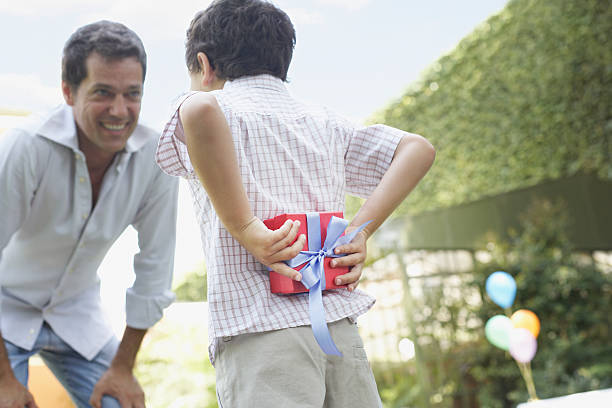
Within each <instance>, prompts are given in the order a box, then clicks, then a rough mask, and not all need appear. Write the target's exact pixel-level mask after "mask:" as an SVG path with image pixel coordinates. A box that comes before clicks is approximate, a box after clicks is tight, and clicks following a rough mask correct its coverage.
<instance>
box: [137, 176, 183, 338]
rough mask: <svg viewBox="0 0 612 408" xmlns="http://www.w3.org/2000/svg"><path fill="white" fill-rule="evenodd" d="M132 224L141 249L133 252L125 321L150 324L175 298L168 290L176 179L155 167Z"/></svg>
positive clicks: (170, 274) (174, 235) (173, 244)
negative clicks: (131, 281) (132, 268)
mask: <svg viewBox="0 0 612 408" xmlns="http://www.w3.org/2000/svg"><path fill="white" fill-rule="evenodd" d="M156 173H157V174H156V177H155V179H154V181H153V182H152V183H151V187H150V188H149V191H148V194H147V195H146V197H145V199H144V201H143V204H142V205H141V208H140V209H139V211H138V214H137V216H136V220H135V221H134V222H133V224H132V225H133V226H134V228H135V229H136V230H137V231H138V246H139V247H140V252H138V253H137V254H136V255H135V256H134V272H135V274H136V280H135V281H134V285H133V286H132V287H131V288H129V289H128V290H127V294H126V317H127V325H128V326H129V327H133V328H136V329H146V328H149V327H151V326H153V325H154V324H155V323H156V322H157V321H159V320H160V319H161V318H162V316H163V311H164V309H165V308H166V307H168V306H169V305H170V304H171V303H172V302H173V301H174V299H175V296H174V294H173V293H172V291H171V286H172V272H173V269H174V250H175V245H176V213H177V197H178V179H177V178H175V177H170V176H168V175H166V174H163V173H162V172H161V171H160V170H159V169H156Z"/></svg>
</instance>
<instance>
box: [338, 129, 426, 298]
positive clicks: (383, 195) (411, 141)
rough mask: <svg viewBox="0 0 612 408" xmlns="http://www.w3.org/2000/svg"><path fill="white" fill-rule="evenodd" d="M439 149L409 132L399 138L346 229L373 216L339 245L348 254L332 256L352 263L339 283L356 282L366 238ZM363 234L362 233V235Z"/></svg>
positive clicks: (352, 285)
mask: <svg viewBox="0 0 612 408" xmlns="http://www.w3.org/2000/svg"><path fill="white" fill-rule="evenodd" d="M435 155H436V152H435V149H434V148H433V146H432V145H431V144H430V143H429V142H428V141H427V140H426V139H425V138H423V137H421V136H418V135H415V134H406V135H404V136H403V137H402V139H401V140H400V142H399V144H398V146H397V148H396V149H395V154H394V155H393V159H392V160H391V165H390V166H389V168H388V169H387V171H386V172H385V174H384V176H383V177H382V179H381V181H380V183H379V184H378V186H377V187H376V188H375V189H374V191H373V192H372V194H371V195H370V197H368V199H367V200H366V201H365V203H364V204H363V206H361V208H360V209H359V211H358V212H357V214H356V215H355V218H353V220H352V221H351V224H350V226H349V228H347V231H350V230H351V229H354V228H356V227H357V226H359V225H361V224H363V223H364V222H367V221H369V220H372V222H371V223H370V224H368V225H367V226H366V227H365V229H363V230H362V231H361V232H360V233H359V234H358V236H357V237H356V238H355V239H354V240H353V242H351V243H350V244H347V245H343V246H340V247H338V248H336V253H347V254H349V255H347V256H344V257H341V258H336V259H334V260H332V265H333V266H353V268H352V269H351V271H350V272H349V273H346V274H344V275H342V276H340V277H338V278H337V282H336V284H338V285H346V284H348V285H349V290H352V289H354V288H355V287H356V286H357V283H358V281H359V278H360V277H361V270H362V268H363V262H364V261H365V256H366V252H365V245H366V241H367V239H368V238H369V237H370V236H371V235H372V234H373V233H374V231H376V230H377V229H378V227H380V225H381V224H382V223H383V222H384V221H385V220H386V219H387V217H389V215H391V213H392V212H393V210H395V209H396V208H397V206H398V205H399V204H400V203H401V202H402V201H403V200H404V199H405V198H406V197H407V196H408V194H409V193H410V192H411V191H412V190H413V189H414V187H416V185H417V184H418V183H419V181H421V179H422V178H423V176H425V174H426V173H427V171H429V169H430V167H431V165H432V164H433V161H434V158H435ZM359 235H361V236H359Z"/></svg>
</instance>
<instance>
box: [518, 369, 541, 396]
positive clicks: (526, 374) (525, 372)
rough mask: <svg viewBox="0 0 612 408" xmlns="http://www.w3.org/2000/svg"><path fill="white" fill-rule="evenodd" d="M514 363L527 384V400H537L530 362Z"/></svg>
mask: <svg viewBox="0 0 612 408" xmlns="http://www.w3.org/2000/svg"><path fill="white" fill-rule="evenodd" d="M516 364H517V365H518V367H519V370H520V371H521V376H522V377H523V380H524V381H525V385H527V392H528V393H529V401H537V400H538V399H539V398H538V395H537V394H536V390H535V384H534V383H533V376H532V375H531V363H519V362H518V361H517V362H516Z"/></svg>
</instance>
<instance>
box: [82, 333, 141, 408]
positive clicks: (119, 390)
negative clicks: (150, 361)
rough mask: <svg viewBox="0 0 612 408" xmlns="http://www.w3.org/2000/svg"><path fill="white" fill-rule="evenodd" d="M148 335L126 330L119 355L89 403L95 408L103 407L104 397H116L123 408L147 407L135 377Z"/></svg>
mask: <svg viewBox="0 0 612 408" xmlns="http://www.w3.org/2000/svg"><path fill="white" fill-rule="evenodd" d="M146 333H147V330H146V329H134V328H131V327H126V328H125V332H124V333H123V339H121V343H120V344H119V349H118V350H117V354H115V357H114V358H113V361H112V363H111V365H110V367H109V369H108V370H107V371H106V372H105V373H104V375H102V378H100V380H99V381H98V383H97V384H96V386H95V387H94V390H93V393H92V394H91V398H90V400H89V403H90V404H91V405H92V406H93V407H94V408H101V407H102V396H103V395H110V396H112V397H115V398H116V399H117V400H118V401H119V404H121V407H122V408H144V407H145V398H144V392H143V390H142V388H141V387H140V384H139V383H138V381H137V380H136V377H134V364H135V362H136V355H137V354H138V350H139V349H140V345H141V344H142V339H143V338H144V336H145V334H146Z"/></svg>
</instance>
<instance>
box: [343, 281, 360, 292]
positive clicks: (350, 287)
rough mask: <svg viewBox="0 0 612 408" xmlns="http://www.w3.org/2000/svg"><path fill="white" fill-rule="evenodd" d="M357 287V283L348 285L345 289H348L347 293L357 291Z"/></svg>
mask: <svg viewBox="0 0 612 408" xmlns="http://www.w3.org/2000/svg"><path fill="white" fill-rule="evenodd" d="M357 286H359V281H357V282H355V283H351V284H350V285H348V286H347V287H346V288H347V289H348V291H349V292H352V291H354V290H355V289H357Z"/></svg>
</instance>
